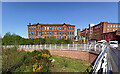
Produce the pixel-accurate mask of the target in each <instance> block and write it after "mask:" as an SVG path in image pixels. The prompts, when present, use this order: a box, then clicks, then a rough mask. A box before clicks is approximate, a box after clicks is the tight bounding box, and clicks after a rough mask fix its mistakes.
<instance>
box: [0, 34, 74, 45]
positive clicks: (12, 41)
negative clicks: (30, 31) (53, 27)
mask: <svg viewBox="0 0 120 74" xmlns="http://www.w3.org/2000/svg"><path fill="white" fill-rule="evenodd" d="M71 43H73V41H72V40H70V39H67V40H66V39H59V40H57V39H55V37H54V36H51V37H50V38H36V39H25V38H22V37H21V36H19V35H16V34H11V33H10V32H8V33H6V35H4V37H3V38H2V45H24V44H25V45H26V44H27V45H35V44H71Z"/></svg>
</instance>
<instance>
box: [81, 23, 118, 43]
mask: <svg viewBox="0 0 120 74" xmlns="http://www.w3.org/2000/svg"><path fill="white" fill-rule="evenodd" d="M119 28H120V23H108V22H100V23H99V24H97V25H94V24H89V28H88V29H86V30H84V29H83V30H82V31H79V32H80V33H79V34H80V36H85V35H86V36H85V41H87V40H90V39H97V40H103V35H106V34H108V33H110V32H115V31H118V29H119ZM110 34H111V33H110ZM112 35H114V34H113V33H112ZM117 36H119V35H117ZM113 37H114V36H113ZM113 39H114V38H113ZM105 40H107V41H108V39H106V38H105ZM110 40H111V39H110Z"/></svg>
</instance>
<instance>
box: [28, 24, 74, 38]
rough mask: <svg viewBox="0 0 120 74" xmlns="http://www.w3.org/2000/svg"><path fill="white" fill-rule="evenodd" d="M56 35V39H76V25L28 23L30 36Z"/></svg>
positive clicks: (47, 36)
mask: <svg viewBox="0 0 120 74" xmlns="http://www.w3.org/2000/svg"><path fill="white" fill-rule="evenodd" d="M50 36H54V37H55V38H56V39H62V38H64V39H68V38H69V39H74V36H75V26H74V25H70V24H65V23H64V24H40V23H37V24H32V25H31V23H29V25H28V37H29V38H32V39H33V38H49V37H50Z"/></svg>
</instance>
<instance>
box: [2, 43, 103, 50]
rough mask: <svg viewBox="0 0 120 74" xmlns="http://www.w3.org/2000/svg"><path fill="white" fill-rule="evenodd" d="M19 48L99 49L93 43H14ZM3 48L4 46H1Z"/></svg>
mask: <svg viewBox="0 0 120 74" xmlns="http://www.w3.org/2000/svg"><path fill="white" fill-rule="evenodd" d="M14 46H15V45H7V46H6V48H11V47H14ZM16 47H17V48H19V49H48V50H77V51H89V50H92V51H101V50H102V48H101V47H100V46H96V45H95V44H90V45H89V44H44V45H16ZM3 48H5V46H3Z"/></svg>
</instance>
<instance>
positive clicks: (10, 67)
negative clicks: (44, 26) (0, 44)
mask: <svg viewBox="0 0 120 74" xmlns="http://www.w3.org/2000/svg"><path fill="white" fill-rule="evenodd" d="M50 57H51V55H50V53H49V51H48V50H40V51H36V50H35V51H33V52H25V51H18V50H17V49H16V48H9V49H3V53H2V58H3V60H2V71H3V72H49V67H50V65H51V60H50V59H49V58H50Z"/></svg>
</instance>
